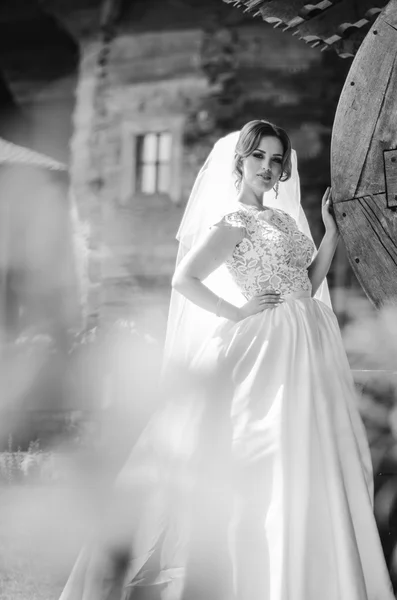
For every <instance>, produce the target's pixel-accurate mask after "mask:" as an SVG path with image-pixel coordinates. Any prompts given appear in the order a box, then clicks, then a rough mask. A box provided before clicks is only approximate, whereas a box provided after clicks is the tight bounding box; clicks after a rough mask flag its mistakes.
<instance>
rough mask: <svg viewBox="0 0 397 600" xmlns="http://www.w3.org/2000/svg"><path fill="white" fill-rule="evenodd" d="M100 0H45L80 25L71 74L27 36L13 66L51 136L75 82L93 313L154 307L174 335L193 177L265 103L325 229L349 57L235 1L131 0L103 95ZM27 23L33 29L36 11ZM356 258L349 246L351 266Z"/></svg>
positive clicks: (52, 14) (79, 185)
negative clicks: (174, 290)
mask: <svg viewBox="0 0 397 600" xmlns="http://www.w3.org/2000/svg"><path fill="white" fill-rule="evenodd" d="M17 4H18V3H17ZM19 4H21V6H22V4H23V3H19ZM98 5H99V3H97V2H88V0H87V1H86V2H77V0H76V1H75V0H72V1H68V2H65V1H64V0H57V1H56V2H41V3H40V7H41V9H42V10H43V11H45V15H47V17H48V18H49V20H50V21H51V23H52V24H54V22H55V23H57V24H58V25H59V27H61V29H62V31H63V32H67V35H68V36H69V37H68V39H69V38H70V39H72V40H73V44H74V45H73V44H72V46H73V47H77V48H78V55H79V59H78V61H79V64H78V66H77V67H76V68H75V69H74V70H73V68H72V69H71V67H70V65H71V64H72V63H73V61H72V59H71V58H68V59H66V58H65V55H64V54H63V55H62V56H63V59H62V60H61V62H60V63H59V64H60V65H61V66H62V69H63V71H62V77H61V78H60V79H51V76H50V74H51V72H53V71H54V68H55V67H54V64H52V66H51V68H49V67H48V66H46V65H45V56H44V54H45V53H43V52H42V53H41V54H40V53H39V54H35V55H34V59H35V62H34V65H33V64H32V65H31V67H29V51H30V49H29V39H27V41H26V44H25V45H24V44H20V45H19V54H18V56H19V60H20V62H21V61H22V59H21V57H24V61H22V63H21V64H22V65H23V68H22V69H19V70H18V69H16V68H15V57H14V62H13V61H12V57H13V52H12V51H11V49H10V48H9V52H8V54H7V56H8V59H7V60H6V62H5V64H4V68H3V71H4V73H5V77H6V79H7V82H8V84H9V85H10V89H11V91H12V92H13V94H14V97H15V98H17V100H19V104H23V105H24V106H28V105H29V101H30V100H32V99H34V105H35V108H36V110H35V114H36V115H37V116H38V118H37V121H36V131H40V130H43V131H45V130H47V132H49V135H47V136H43V139H46V140H47V141H48V140H51V139H52V138H51V136H53V139H55V137H56V135H55V134H56V133H58V134H59V131H60V130H61V129H62V128H65V125H64V124H65V123H66V121H67V119H68V118H69V117H70V115H69V116H65V115H64V116H63V117H62V115H61V116H59V119H58V123H57V124H58V131H56V130H55V128H54V122H56V120H55V119H54V120H52V119H51V115H52V114H54V113H52V112H51V107H52V106H55V105H56V104H57V102H58V103H59V98H60V97H61V96H62V95H65V94H66V96H68V97H69V96H70V92H71V90H73V89H74V107H73V114H72V121H73V133H72V136H71V139H70V148H69V152H70V166H71V177H72V181H73V186H74V189H75V193H76V200H77V204H78V207H79V212H80V215H81V217H82V218H83V220H84V221H85V222H86V223H87V225H88V227H89V230H90V246H91V250H92V251H91V258H90V265H89V277H90V282H91V285H90V293H89V296H88V299H89V303H88V314H89V317H90V319H89V322H90V324H95V323H98V322H110V321H113V320H114V319H117V318H131V319H137V318H138V317H139V316H142V315H143V320H144V327H147V328H149V330H151V332H153V333H156V334H158V335H160V336H161V335H162V334H163V332H164V325H165V318H166V311H167V304H168V297H169V282H170V277H171V274H172V271H173V267H174V260H175V253H176V243H175V241H174V235H175V232H176V230H177V226H178V223H179V220H180V218H181V215H182V212H183V208H184V205H185V202H186V200H187V197H188V194H189V190H190V188H191V185H192V182H193V180H194V177H195V175H196V173H197V171H198V169H199V167H200V165H201V164H202V162H203V160H204V159H205V156H206V155H207V153H208V151H209V149H210V148H211V146H212V144H213V142H214V141H215V139H216V138H217V137H219V136H220V135H222V134H224V133H227V132H228V131H231V130H233V129H235V128H237V127H240V126H241V125H242V124H243V123H244V122H246V121H247V120H249V119H251V118H258V117H259V118H267V119H269V120H273V121H275V122H276V123H278V124H280V125H282V126H283V127H285V128H286V129H287V130H288V131H289V133H290V134H291V138H292V141H293V145H294V146H295V148H296V149H297V151H298V156H299V162H300V171H301V182H302V191H303V202H304V205H305V208H306V210H307V212H308V216H309V220H310V221H311V224H312V227H313V230H314V236H315V238H316V240H317V241H318V240H319V239H320V237H321V233H322V229H321V222H320V220H319V205H318V203H319V201H320V198H321V194H322V192H323V190H324V188H325V186H326V185H327V184H328V182H329V165H328V162H329V156H328V145H329V139H330V133H331V127H332V120H333V115H334V113H335V108H336V103H337V100H338V97H339V93H340V90H341V88H342V85H343V81H344V78H345V75H346V72H347V70H348V67H349V60H346V61H343V60H341V59H340V58H338V57H337V55H336V54H335V53H320V52H319V51H318V50H316V49H312V48H311V47H310V46H308V45H306V44H305V43H304V42H302V41H300V40H298V39H296V38H294V37H292V36H288V35H285V34H283V33H282V32H281V31H279V30H274V29H272V27H271V26H270V25H267V24H264V23H263V22H262V21H261V20H259V19H257V20H255V19H252V18H251V16H248V15H244V13H243V12H242V11H240V10H238V9H235V8H233V7H232V6H230V5H226V4H224V3H222V2H219V3H218V4H217V3H215V2H213V1H209V0H206V1H200V2H198V1H196V0H185V1H184V2H179V3H175V2H171V0H168V1H162V2H160V1H156V2H150V3H147V2H144V1H143V0H137V1H136V2H134V3H132V2H128V1H124V2H122V3H120V8H119V14H118V20H117V23H116V27H115V29H114V33H115V35H114V36H113V39H112V41H111V44H110V46H109V54H108V56H107V62H106V73H105V78H104V80H103V81H102V85H101V87H100V94H99V95H100V100H101V102H100V103H99V104H100V106H99V105H98V89H99V88H98V69H99V66H98V61H99V57H100V52H101V43H102V42H101V39H100V36H99V23H100V15H99V10H98ZM10 18H11V19H14V21H13V23H14V30H15V31H16V32H18V31H19V30H18V23H17V22H18V20H21V12H20V11H18V10H15V11H14V12H13V13H12V14H11V17H10ZM48 18H47V20H46V27H47V26H48ZM35 19H36V20H35V21H32V19H30V24H31V27H32V28H33V29H34V27H35V23H36V24H37V22H38V20H39V21H40V19H41V17H40V19H38V17H37V15H36V17H35ZM25 21H26V19H25ZM25 21H24V23H25ZM40 22H41V23H42V20H41V21H40ZM3 25H4V23H3ZM8 25H9V24H7V23H6V24H5V25H4V26H8ZM24 27H25V30H24V31H26V23H25V25H24ZM41 27H44V26H43V24H42V25H41ZM43 31H44V29H41V32H42V33H43ZM32 35H33V34H31V38H30V39H32ZM33 37H34V36H33ZM44 39H45V37H44ZM4 43H5V42H3V44H4ZM68 44H69V41H68V42H67V44H66V45H68ZM69 50H70V48H69ZM49 54H50V53H49V52H47V53H46V55H47V57H48V55H49ZM72 54H73V52H72ZM57 60H58V62H59V61H60V59H57ZM68 61H69V62H68ZM73 64H74V63H73ZM65 65H66V66H65ZM51 69H52V70H51ZM37 73H42V74H43V73H44V74H45V73H47V77H48V81H49V83H50V84H51V85H44V83H43V81H41V82H39V83H37ZM33 74H36V75H35V77H36V79H35V77H33ZM76 80H77V84H76V85H74V83H73V81H76ZM32 82H33V83H34V82H36V83H34V85H32ZM54 82H55V83H54ZM99 112H100V113H101V114H100V129H101V136H100V138H98V131H96V130H98V128H99V127H98V113H99ZM66 131H67V127H66V128H65V132H66ZM148 134H156V136H157V137H156V141H153V140H154V139H155V138H154V137H153V135H152V137H151V138H150V139H152V142H150V143H155V144H157V145H158V147H160V144H162V147H163V148H164V149H165V150H164V152H165V153H166V161H165V162H166V163H167V164H164V165H163V166H162V167H161V168H162V169H163V172H164V173H165V174H164V177H165V178H167V177H168V178H169V182H168V183H164V182H163V188H164V189H163V191H162V192H161V193H145V189H143V190H142V182H141V181H140V177H141V175H142V169H143V166H144V165H143V163H142V159H143V154H142V152H143V146H142V144H143V140H144V139H145V138H144V136H145V135H148ZM159 134H169V135H170V136H171V138H170V139H171V141H172V144H171V150H170V151H169V150H167V144H168V142H167V139H169V138H167V136H166V135H165V136H163V138H161V139H160V138H159V137H158V135H159ZM61 137H62V138H65V137H67V134H66V133H65V134H62V136H61ZM58 139H59V135H58ZM98 139H99V143H98ZM147 143H149V142H147ZM139 144H141V145H140V146H139ZM49 146H51V144H49ZM39 149H42V150H47V151H48V147H47V148H43V147H41V148H39ZM64 149H65V147H64ZM64 149H63V150H62V152H64ZM146 166H147V165H146ZM156 169H157V170H158V171H159V170H160V165H159V164H158V165H157V166H156ZM148 185H149V188H150V184H148ZM144 187H145V186H143V188H144ZM160 187H161V186H160ZM149 188H147V186H146V192H148V189H149ZM345 271H346V269H345V261H344V259H341V261H339V263H338V265H337V269H336V273H339V275H338V277H339V280H341V281H342V280H343V279H344V277H345ZM145 314H146V317H145V316H144V315H145Z"/></svg>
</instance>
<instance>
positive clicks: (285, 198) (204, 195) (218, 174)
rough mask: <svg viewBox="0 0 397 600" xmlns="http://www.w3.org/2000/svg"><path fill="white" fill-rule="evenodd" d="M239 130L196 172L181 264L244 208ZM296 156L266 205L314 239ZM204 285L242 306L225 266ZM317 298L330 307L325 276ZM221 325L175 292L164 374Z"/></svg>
mask: <svg viewBox="0 0 397 600" xmlns="http://www.w3.org/2000/svg"><path fill="white" fill-rule="evenodd" d="M239 134H240V132H239V131H235V132H232V133H230V134H228V135H226V136H224V137H222V138H220V139H219V140H218V141H217V142H216V143H215V145H214V147H213V149H212V150H211V152H210V154H209V156H208V157H207V160H206V161H205V163H204V165H203V166H202V168H201V169H200V171H199V174H198V175H197V178H196V181H195V183H194V186H193V188H192V191H191V194H190V197H189V200H188V203H187V205H186V209H185V212H184V215H183V218H182V221H181V224H180V227H179V229H178V232H177V235H176V237H177V240H178V241H179V249H178V254H177V260H176V264H177V265H178V264H179V263H180V262H181V261H182V259H183V258H184V257H185V256H186V254H187V253H188V252H189V250H190V249H191V248H192V247H193V246H194V245H195V244H197V243H198V242H199V241H200V239H201V238H202V237H203V235H204V234H205V233H206V232H207V231H208V229H209V227H211V226H212V225H214V224H215V223H217V222H218V221H219V220H220V219H222V217H223V216H224V215H226V214H228V213H230V212H233V211H235V210H238V209H239V206H240V205H239V203H238V202H237V194H238V192H237V188H236V185H235V176H234V174H233V162H234V156H235V148H236V144H237V140H238V137H239ZM291 160H292V171H291V177H290V179H288V180H287V181H285V182H280V183H279V190H278V194H277V197H276V193H275V191H274V190H271V191H270V192H267V193H265V194H264V197H263V204H264V205H265V206H267V207H270V208H277V209H280V210H283V211H284V212H286V213H288V214H289V215H290V216H291V217H293V219H294V220H295V221H296V223H297V225H298V227H299V229H300V231H302V233H304V234H305V235H306V236H308V237H309V238H310V240H311V241H312V242H313V237H312V234H311V231H310V227H309V223H308V221H307V218H306V215H305V212H304V210H303V208H302V204H301V192H300V178H299V172H298V159H297V155H296V152H295V150H292V155H291ZM313 243H314V242H313ZM204 283H205V285H206V286H207V287H209V288H210V289H211V290H212V291H213V292H215V293H216V294H217V295H219V296H221V297H222V298H223V299H225V300H227V301H228V302H230V303H232V304H234V305H235V306H241V305H242V304H243V303H244V302H245V298H244V296H243V295H242V294H241V292H240V290H239V289H238V288H237V286H236V284H235V283H234V281H233V280H232V278H231V277H230V275H229V273H228V272H227V270H226V268H225V267H224V266H221V267H220V268H218V269H217V270H216V271H215V272H214V273H212V274H211V275H210V276H209V277H208V278H207V279H206V280H205V282H204ZM315 297H316V298H317V299H318V300H321V301H322V302H324V303H325V304H327V305H328V306H331V299H330V294H329V289H328V284H327V281H326V280H324V282H323V283H322V284H321V286H320V288H319V289H318V291H317V293H316V296H315ZM218 324H219V319H218V317H216V316H215V315H213V314H211V313H209V312H207V311H205V310H203V309H201V308H199V307H197V306H195V305H194V304H193V303H192V302H190V301H189V300H187V299H186V298H185V297H184V296H182V295H181V294H180V293H179V292H177V291H176V290H172V293H171V301H170V309H169V315H168V322H167V333H166V340H165V347H164V362H163V372H164V371H165V368H166V366H167V365H168V364H169V363H170V362H175V363H177V364H183V363H188V362H189V360H190V359H191V357H192V356H194V354H195V352H197V350H198V348H199V347H200V345H201V344H202V342H203V340H204V339H206V337H208V336H210V335H211V332H213V331H214V329H215V328H216V327H217V326H218Z"/></svg>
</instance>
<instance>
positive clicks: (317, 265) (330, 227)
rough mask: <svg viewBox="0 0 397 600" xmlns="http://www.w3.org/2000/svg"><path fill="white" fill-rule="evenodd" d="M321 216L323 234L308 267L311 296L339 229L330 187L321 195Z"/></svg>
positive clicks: (324, 270) (322, 275)
mask: <svg viewBox="0 0 397 600" xmlns="http://www.w3.org/2000/svg"><path fill="white" fill-rule="evenodd" d="M322 216H323V221H324V225H325V234H324V237H323V239H322V242H321V244H320V247H319V249H318V252H317V254H316V256H315V258H314V260H313V262H312V263H311V265H310V267H309V268H308V273H309V279H310V281H311V284H312V296H314V295H315V294H316V292H317V290H318V288H319V287H320V285H321V283H322V282H323V280H324V278H325V277H326V276H327V273H328V271H329V268H330V266H331V263H332V259H333V257H334V254H335V250H336V247H337V245H338V241H339V231H338V228H337V225H336V222H335V219H334V216H333V213H332V196H331V188H328V189H327V191H326V192H325V194H324V196H323V200H322Z"/></svg>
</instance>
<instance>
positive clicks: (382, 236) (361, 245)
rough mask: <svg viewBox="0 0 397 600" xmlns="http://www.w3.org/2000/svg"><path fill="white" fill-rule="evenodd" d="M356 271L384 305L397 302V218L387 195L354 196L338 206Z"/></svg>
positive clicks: (377, 302) (369, 292)
mask: <svg viewBox="0 0 397 600" xmlns="http://www.w3.org/2000/svg"><path fill="white" fill-rule="evenodd" d="M334 210H335V214H336V218H337V220H338V224H339V229H340V232H341V234H342V237H343V240H344V243H345V246H346V250H347V254H348V257H349V261H350V264H351V266H352V268H353V271H354V272H355V274H356V277H357V279H358V280H359V282H360V284H361V286H362V287H363V289H364V290H365V292H366V293H367V295H368V297H369V299H370V300H371V301H372V302H373V303H374V304H375V306H376V307H378V308H380V307H381V306H383V305H384V304H386V303H390V302H393V303H396V304H397V276H396V274H397V219H396V216H395V213H394V212H393V211H390V210H389V209H388V208H387V202H386V195H385V194H378V195H377V196H365V197H363V198H360V199H357V198H354V199H352V200H349V201H347V202H343V203H339V204H336V205H335V206H334Z"/></svg>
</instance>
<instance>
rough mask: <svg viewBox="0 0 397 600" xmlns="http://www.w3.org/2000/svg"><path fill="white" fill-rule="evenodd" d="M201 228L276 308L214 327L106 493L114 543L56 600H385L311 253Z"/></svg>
mask: <svg viewBox="0 0 397 600" xmlns="http://www.w3.org/2000/svg"><path fill="white" fill-rule="evenodd" d="M217 226H219V227H240V228H242V229H243V231H244V239H243V240H242V242H241V243H240V244H238V245H237V246H236V248H235V251H234V253H233V255H232V256H231V257H230V259H229V260H228V261H227V263H226V267H227V269H228V271H229V273H230V274H231V276H232V277H233V279H234V281H235V282H236V283H237V285H238V286H239V288H240V290H241V291H242V292H243V294H244V296H245V297H246V298H249V297H251V296H252V295H253V294H256V293H258V292H259V291H260V290H263V289H265V288H271V289H275V290H278V291H280V292H281V294H282V296H283V298H284V299H285V302H284V303H283V304H281V305H280V306H278V307H276V308H274V309H269V310H265V311H263V312H260V313H258V314H256V315H253V316H251V317H248V318H246V319H244V320H242V321H240V322H238V323H234V322H230V321H226V320H224V319H220V320H219V327H218V329H217V331H216V334H215V335H212V336H211V338H210V339H208V340H207V341H206V342H205V344H204V345H203V346H202V348H201V350H200V352H198V354H197V355H196V356H195V358H194V360H193V361H192V362H191V364H190V366H189V372H188V374H187V375H186V374H185V375H186V376H183V377H181V378H180V380H178V383H179V388H178V391H177V392H176V393H175V397H173V398H171V399H169V400H168V401H167V403H166V405H165V406H164V408H163V409H162V410H161V411H159V412H158V413H157V414H156V415H155V416H154V417H153V418H152V420H151V421H150V423H149V425H148V427H147V428H146V429H145V431H144V432H143V434H142V436H141V438H140V440H139V442H138V444H137V445H136V446H135V447H134V449H133V451H132V453H131V456H130V458H129V459H128V460H127V462H126V464H125V466H124V468H123V469H122V471H121V473H120V475H119V477H118V479H117V485H116V490H117V493H118V494H119V498H118V502H120V506H122V508H121V509H120V511H118V517H119V528H120V529H121V530H122V535H121V536H120V540H119V541H118V544H113V545H112V544H110V543H108V544H104V545H103V546H102V547H99V546H95V547H93V548H91V549H90V548H86V549H85V550H83V552H82V553H81V556H80V557H79V559H78V561H77V563H76V566H75V568H74V570H73V572H72V575H71V576H70V578H69V581H68V583H67V585H66V587H65V590H64V592H63V594H62V598H61V600H104V599H106V600H108V599H110V598H112V600H115V599H116V598H117V599H122V600H132V599H135V598H137V599H138V598H139V599H141V598H144V599H161V600H179V599H181V598H183V599H186V600H195V599H197V600H209V599H213V600H391V599H392V598H394V595H393V593H392V589H391V584H390V580H389V576H388V572H387V568H386V565H385V561H384V557H383V553H382V548H381V545H380V540H379V536H378V531H377V527H376V524H375V520H374V516H373V506H372V501H373V486H372V468H371V458H370V453H369V449H368V444H367V440H366V436H365V431H364V427H363V424H362V422H361V419H360V416H359V414H358V410H357V400H356V394H355V388H354V383H353V379H352V375H351V372H350V369H349V364H348V361H347V358H346V355H345V351H344V348H343V344H342V340H341V336H340V332H339V328H338V323H337V320H336V317H335V315H334V314H333V312H332V310H331V309H330V308H329V307H328V306H326V305H325V304H323V303H322V302H320V301H318V300H315V299H313V298H312V297H311V284H310V281H309V279H308V274H307V267H308V265H309V264H310V262H311V259H312V255H313V252H314V247H313V244H312V242H311V240H310V239H309V238H307V237H306V236H305V235H304V234H303V233H301V232H300V231H299V230H298V228H297V226H296V223H295V221H294V220H293V219H292V217H290V216H289V215H287V214H286V213H284V212H282V211H280V210H276V209H267V210H263V211H262V210H258V209H256V208H253V207H244V206H242V207H241V209H238V210H236V211H235V212H233V213H231V214H228V215H226V216H225V217H224V218H223V219H222V221H221V222H220V223H218V224H217ZM181 381H182V383H181ZM189 389H190V390H191V391H190V393H189ZM117 493H116V495H117ZM120 498H123V500H122V501H120ZM120 523H122V525H121V526H120ZM121 538H122V541H121ZM115 548H116V549H115ZM121 556H123V559H122V560H121V559H120V557H121ZM120 565H121V566H120Z"/></svg>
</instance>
